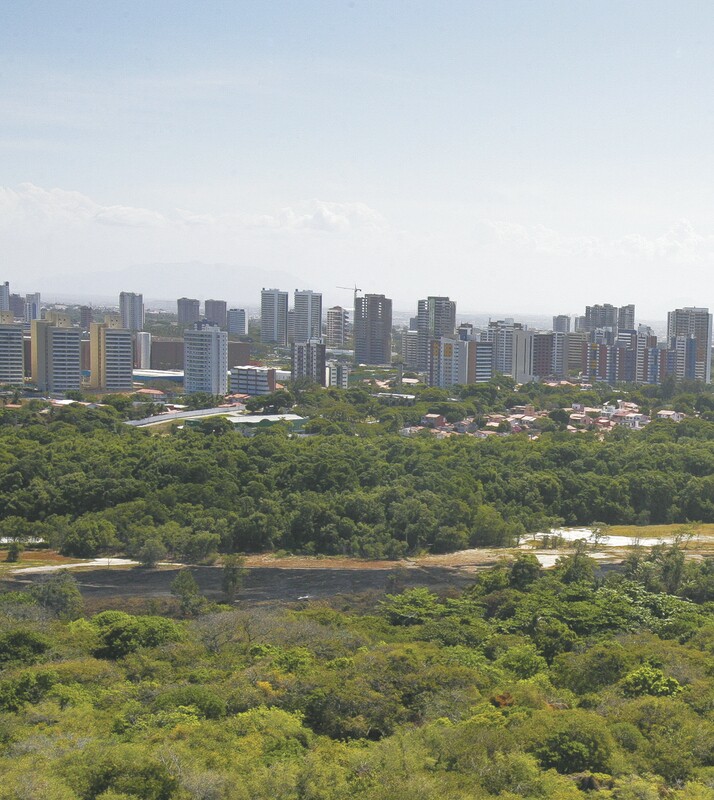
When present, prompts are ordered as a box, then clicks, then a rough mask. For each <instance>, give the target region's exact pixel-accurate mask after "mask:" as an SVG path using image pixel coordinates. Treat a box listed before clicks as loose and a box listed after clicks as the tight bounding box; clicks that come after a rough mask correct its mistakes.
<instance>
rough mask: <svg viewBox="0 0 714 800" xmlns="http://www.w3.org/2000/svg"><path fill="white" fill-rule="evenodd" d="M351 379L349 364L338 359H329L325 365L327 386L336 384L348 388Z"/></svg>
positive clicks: (338, 387) (340, 387)
mask: <svg viewBox="0 0 714 800" xmlns="http://www.w3.org/2000/svg"><path fill="white" fill-rule="evenodd" d="M349 381H350V368H349V367H348V366H347V364H340V363H338V362H337V361H328V362H327V366H326V367H325V386H334V387H335V388H337V389H346V388H347V387H348V385H349Z"/></svg>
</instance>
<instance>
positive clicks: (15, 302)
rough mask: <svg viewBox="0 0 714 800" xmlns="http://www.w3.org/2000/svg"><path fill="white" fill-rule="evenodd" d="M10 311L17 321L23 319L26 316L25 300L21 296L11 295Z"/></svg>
mask: <svg viewBox="0 0 714 800" xmlns="http://www.w3.org/2000/svg"><path fill="white" fill-rule="evenodd" d="M10 311H12V313H13V316H14V317H15V319H22V318H23V317H24V316H25V300H24V298H23V297H22V295H20V294H14V293H11V294H10Z"/></svg>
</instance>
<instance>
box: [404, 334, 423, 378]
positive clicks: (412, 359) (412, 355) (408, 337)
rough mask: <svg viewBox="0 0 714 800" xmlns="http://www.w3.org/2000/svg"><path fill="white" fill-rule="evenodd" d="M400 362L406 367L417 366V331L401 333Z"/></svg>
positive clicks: (414, 367) (415, 367) (412, 367)
mask: <svg viewBox="0 0 714 800" xmlns="http://www.w3.org/2000/svg"><path fill="white" fill-rule="evenodd" d="M402 362H403V364H404V366H405V367H406V369H412V370H414V369H418V368H419V367H418V365H419V331H404V332H403V333H402Z"/></svg>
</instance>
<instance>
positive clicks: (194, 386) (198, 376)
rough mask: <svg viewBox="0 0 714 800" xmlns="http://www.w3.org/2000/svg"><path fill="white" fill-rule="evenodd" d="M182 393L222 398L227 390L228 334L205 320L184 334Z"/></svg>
mask: <svg viewBox="0 0 714 800" xmlns="http://www.w3.org/2000/svg"><path fill="white" fill-rule="evenodd" d="M183 369H184V390H185V392H186V394H194V393H195V392H206V393H208V394H213V395H225V394H226V393H227V391H228V334H227V333H226V331H222V330H221V329H220V328H219V327H218V325H215V324H212V323H211V322H209V321H208V320H202V321H201V322H196V323H195V324H194V327H193V330H187V331H186V332H185V334H184V366H183Z"/></svg>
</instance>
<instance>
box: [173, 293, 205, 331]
mask: <svg viewBox="0 0 714 800" xmlns="http://www.w3.org/2000/svg"><path fill="white" fill-rule="evenodd" d="M176 306H177V311H178V320H177V322H178V324H179V325H193V323H194V322H198V320H199V319H201V304H200V303H199V301H198V300H195V299H194V298H192V297H179V299H178V300H177V301H176Z"/></svg>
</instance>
